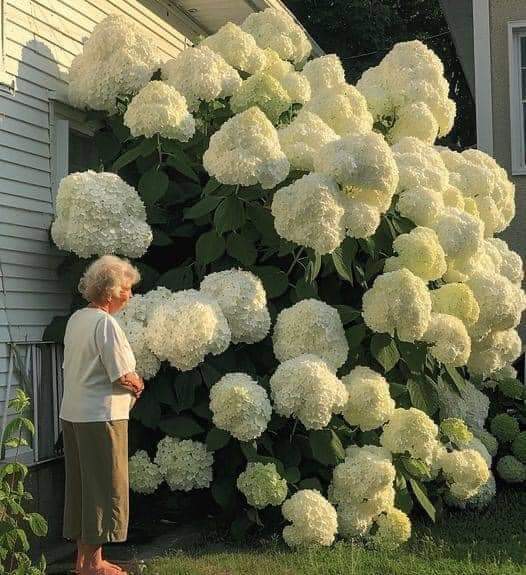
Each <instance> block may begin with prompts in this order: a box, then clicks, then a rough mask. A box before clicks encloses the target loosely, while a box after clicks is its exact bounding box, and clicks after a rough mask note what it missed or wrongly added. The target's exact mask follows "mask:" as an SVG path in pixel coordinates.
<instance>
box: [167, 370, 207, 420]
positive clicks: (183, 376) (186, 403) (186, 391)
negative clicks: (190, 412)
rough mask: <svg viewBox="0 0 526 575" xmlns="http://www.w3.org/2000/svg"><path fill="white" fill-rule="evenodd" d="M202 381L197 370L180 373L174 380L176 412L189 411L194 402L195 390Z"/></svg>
mask: <svg viewBox="0 0 526 575" xmlns="http://www.w3.org/2000/svg"><path fill="white" fill-rule="evenodd" d="M202 381H203V379H202V377H201V374H200V373H199V371H197V370H193V371H186V372H184V373H180V374H178V375H177V377H176V378H175V382H174V389H175V395H176V397H177V411H182V410H184V409H190V408H191V407H192V406H193V405H194V402H195V390H196V388H198V387H199V386H200V385H201V383H202Z"/></svg>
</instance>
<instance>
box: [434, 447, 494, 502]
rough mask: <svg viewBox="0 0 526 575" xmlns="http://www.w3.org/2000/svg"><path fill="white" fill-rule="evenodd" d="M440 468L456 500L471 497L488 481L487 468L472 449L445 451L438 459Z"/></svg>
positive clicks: (482, 459) (477, 453) (480, 457)
mask: <svg viewBox="0 0 526 575" xmlns="http://www.w3.org/2000/svg"><path fill="white" fill-rule="evenodd" d="M440 466H441V467H442V471H443V473H444V475H445V476H446V478H447V481H448V483H449V489H450V491H451V494H452V495H453V496H454V497H457V498H458V499H469V498H470V497H473V496H474V495H476V494H477V492H478V490H479V489H480V488H481V487H482V486H483V485H484V484H485V483H486V482H487V481H488V479H489V469H488V466H487V464H486V462H485V461H484V458H483V457H482V455H480V453H479V452H478V451H475V450H474V449H462V450H460V451H451V452H448V451H446V452H444V454H443V455H442V457H441V458H440Z"/></svg>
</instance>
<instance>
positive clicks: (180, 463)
mask: <svg viewBox="0 0 526 575" xmlns="http://www.w3.org/2000/svg"><path fill="white" fill-rule="evenodd" d="M154 463H156V464H157V465H158V466H159V469H160V470H161V473H162V474H163V477H164V478H165V480H166V483H168V486H169V487H170V489H171V490H172V491H176V490H181V491H191V490H192V489H200V488H203V487H209V486H210V483H211V481H212V465H213V463H214V456H213V455H212V453H210V452H208V451H207V449H206V446H205V444H204V443H201V442H200V441H193V440H191V439H183V440H179V439H178V438H177V437H169V436H166V437H163V439H161V440H160V441H159V443H158V445H157V454H156V456H155V459H154Z"/></svg>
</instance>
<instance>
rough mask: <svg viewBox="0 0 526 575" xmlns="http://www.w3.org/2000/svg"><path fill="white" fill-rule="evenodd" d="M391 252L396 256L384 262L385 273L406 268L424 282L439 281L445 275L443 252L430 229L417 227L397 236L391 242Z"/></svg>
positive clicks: (445, 267) (436, 237)
mask: <svg viewBox="0 0 526 575" xmlns="http://www.w3.org/2000/svg"><path fill="white" fill-rule="evenodd" d="M393 251H395V252H396V253H397V254H398V255H397V256H396V257H395V256H393V257H390V258H388V259H387V260H386V262H385V267H384V271H386V272H389V271H394V270H397V269H400V268H407V269H408V270H409V271H411V272H413V273H414V274H415V276H418V277H419V278H421V279H423V280H424V281H430V280H436V279H439V278H441V277H442V276H443V275H444V274H445V273H446V269H447V266H446V256H445V254H444V250H443V249H442V246H441V245H440V243H439V242H438V236H437V235H436V233H435V232H434V231H433V230H432V229H430V228H426V227H423V226H418V227H416V228H414V229H412V230H411V231H410V232H409V233H408V234H401V235H399V236H398V237H397V238H396V239H395V241H394V242H393Z"/></svg>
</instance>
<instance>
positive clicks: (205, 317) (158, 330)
mask: <svg viewBox="0 0 526 575" xmlns="http://www.w3.org/2000/svg"><path fill="white" fill-rule="evenodd" d="M145 336H146V341H147V343H148V346H149V348H150V349H151V350H152V352H153V353H154V354H155V355H156V356H157V357H158V358H159V359H160V360H161V361H163V360H168V361H169V362H170V364H171V365H173V366H174V367H176V368H177V369H180V370H181V371H188V370H190V369H193V368H194V367H196V366H197V365H198V364H200V363H201V362H202V361H203V360H204V358H205V356H206V355H207V354H209V353H212V354H213V355H217V354H219V353H222V352H224V351H225V350H226V349H227V347H228V346H229V345H230V339H231V334H230V328H229V327H228V323H227V320H226V318H225V316H224V315H223V312H222V311H221V308H220V307H219V304H218V303H217V301H216V300H215V299H213V298H211V297H209V296H208V295H206V294H204V293H200V292H198V291H196V290H194V289H189V290H182V291H179V292H176V293H174V294H173V295H172V296H171V297H170V298H169V299H167V300H166V301H164V302H162V303H160V304H159V305H158V306H156V307H155V309H154V310H153V312H152V314H151V317H150V318H149V321H148V324H147V326H146V333H145Z"/></svg>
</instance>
